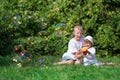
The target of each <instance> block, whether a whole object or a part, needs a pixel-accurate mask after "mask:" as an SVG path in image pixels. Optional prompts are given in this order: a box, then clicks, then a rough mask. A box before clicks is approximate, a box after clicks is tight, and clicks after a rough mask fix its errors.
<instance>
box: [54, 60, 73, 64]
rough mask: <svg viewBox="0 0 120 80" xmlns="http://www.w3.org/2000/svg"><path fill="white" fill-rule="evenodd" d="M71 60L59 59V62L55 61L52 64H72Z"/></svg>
mask: <svg viewBox="0 0 120 80" xmlns="http://www.w3.org/2000/svg"><path fill="white" fill-rule="evenodd" d="M73 62H74V61H73V60H67V61H61V62H57V63H54V65H57V64H58V65H61V64H73Z"/></svg>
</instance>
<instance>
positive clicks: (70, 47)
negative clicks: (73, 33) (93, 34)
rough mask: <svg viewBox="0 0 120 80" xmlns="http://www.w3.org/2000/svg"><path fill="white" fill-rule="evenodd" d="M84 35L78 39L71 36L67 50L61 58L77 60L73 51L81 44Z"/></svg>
mask: <svg viewBox="0 0 120 80" xmlns="http://www.w3.org/2000/svg"><path fill="white" fill-rule="evenodd" d="M83 41H84V36H82V37H81V39H80V41H76V40H75V39H74V38H72V39H71V40H70V41H69V43H68V50H67V52H66V53H64V54H63V56H62V59H63V60H68V59H73V60H77V59H76V58H75V56H74V53H75V52H77V51H78V49H79V48H81V47H82V46H83Z"/></svg>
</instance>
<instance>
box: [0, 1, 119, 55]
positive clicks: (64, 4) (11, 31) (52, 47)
mask: <svg viewBox="0 0 120 80" xmlns="http://www.w3.org/2000/svg"><path fill="white" fill-rule="evenodd" d="M0 4H1V5H0V14H1V17H0V36H1V38H0V54H1V55H5V54H9V53H8V51H11V52H10V53H12V48H13V46H14V45H15V44H22V45H25V46H27V48H26V49H28V51H30V52H31V53H35V54H63V53H64V52H65V51H66V49H67V43H68V41H69V39H70V36H71V35H72V31H73V27H74V25H76V24H81V25H82V26H83V28H84V35H85V36H86V35H88V34H89V35H92V36H93V37H94V39H95V46H96V48H97V49H98V53H100V55H109V54H110V55H111V54H114V53H119V50H120V48H119V45H120V42H119V39H120V33H119V32H120V21H119V20H120V7H119V4H120V1H119V0H107V1H106V0H72V1H70V0H56V1H54V0H1V1H0ZM28 38H30V40H28ZM53 43H54V44H53ZM101 51H102V52H101Z"/></svg>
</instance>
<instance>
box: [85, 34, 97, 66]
mask: <svg viewBox="0 0 120 80" xmlns="http://www.w3.org/2000/svg"><path fill="white" fill-rule="evenodd" d="M84 46H85V47H87V48H88V49H87V48H86V52H85V53H84V54H85V56H84V58H83V64H84V66H88V65H90V64H93V65H95V66H98V65H99V64H98V61H97V59H96V56H95V54H96V49H95V48H94V47H93V38H92V36H87V37H85V39H84Z"/></svg>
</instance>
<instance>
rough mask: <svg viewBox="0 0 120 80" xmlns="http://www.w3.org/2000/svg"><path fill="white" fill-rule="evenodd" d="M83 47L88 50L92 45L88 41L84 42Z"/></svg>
mask: <svg viewBox="0 0 120 80" xmlns="http://www.w3.org/2000/svg"><path fill="white" fill-rule="evenodd" d="M84 46H86V47H88V48H90V47H92V43H91V42H90V41H89V40H84Z"/></svg>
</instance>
